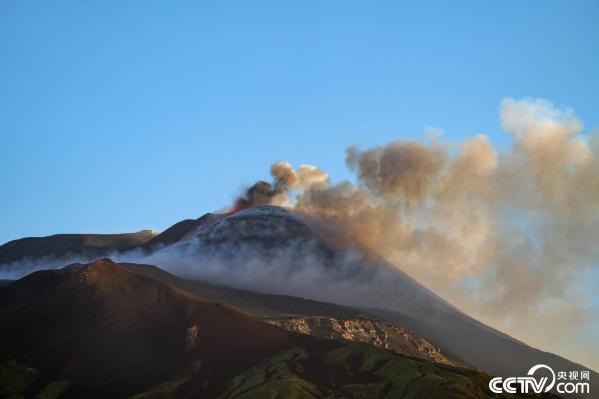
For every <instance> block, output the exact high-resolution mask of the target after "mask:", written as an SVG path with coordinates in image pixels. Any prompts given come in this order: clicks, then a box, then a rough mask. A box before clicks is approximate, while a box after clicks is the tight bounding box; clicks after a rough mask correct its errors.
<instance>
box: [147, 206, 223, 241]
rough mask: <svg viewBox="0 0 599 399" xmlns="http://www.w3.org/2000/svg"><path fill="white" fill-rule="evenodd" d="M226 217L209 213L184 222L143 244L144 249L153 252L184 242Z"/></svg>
mask: <svg viewBox="0 0 599 399" xmlns="http://www.w3.org/2000/svg"><path fill="white" fill-rule="evenodd" d="M225 216H226V215H225V214H219V213H207V214H205V215H203V216H201V217H199V218H197V219H185V220H182V221H180V222H178V223H175V224H174V225H172V226H171V227H169V228H168V229H166V230H164V231H163V232H162V233H160V234H158V235H156V236H155V237H152V239H150V240H148V241H147V242H145V243H143V245H142V247H143V248H144V249H146V250H153V249H156V248H160V247H163V246H168V245H171V244H174V243H176V242H178V241H181V240H184V239H185V237H187V236H188V235H189V234H192V233H195V232H198V230H201V228H202V227H204V228H206V227H209V226H210V225H211V224H212V223H215V222H216V221H218V220H220V219H222V218H223V217H225Z"/></svg>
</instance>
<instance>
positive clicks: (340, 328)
mask: <svg viewBox="0 0 599 399" xmlns="http://www.w3.org/2000/svg"><path fill="white" fill-rule="evenodd" d="M264 321H266V322H267V323H270V324H273V325H275V326H278V327H281V328H284V329H286V330H289V331H293V332H297V333H300V334H306V335H313V336H316V337H322V338H329V339H338V338H343V339H347V340H350V341H361V342H368V343H370V344H373V345H375V346H378V347H379V348H384V349H388V350H392V351H394V352H396V353H399V354H402V355H407V356H413V357H417V358H420V359H425V360H429V361H433V362H436V363H444V364H452V362H451V361H450V360H449V359H447V357H445V355H444V354H443V353H441V351H440V350H439V348H437V347H435V346H434V345H433V344H431V343H430V342H428V341H427V340H426V339H424V338H422V337H420V336H418V335H416V334H414V333H413V332H412V331H410V330H408V329H407V328H404V327H401V326H398V325H394V324H390V323H385V322H383V321H381V320H374V319H365V318H356V319H337V318H331V317H289V318H276V319H264Z"/></svg>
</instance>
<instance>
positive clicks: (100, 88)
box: [0, 0, 599, 242]
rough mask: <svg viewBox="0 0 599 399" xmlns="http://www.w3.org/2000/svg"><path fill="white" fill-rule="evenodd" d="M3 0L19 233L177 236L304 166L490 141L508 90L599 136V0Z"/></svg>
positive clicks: (4, 196) (3, 65)
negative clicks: (439, 140)
mask: <svg viewBox="0 0 599 399" xmlns="http://www.w3.org/2000/svg"><path fill="white" fill-rule="evenodd" d="M84 3H89V2H80V1H71V2H67V1H62V2H61V1H54V2H47V1H39V2H35V1H21V0H15V1H13V0H5V1H2V2H1V3H0V181H1V184H0V242H5V241H8V240H11V239H16V238H19V237H23V236H39V235H48V234H52V233H59V232H104V233H109V232H121V231H136V230H140V229H144V228H154V229H157V230H162V229H164V228H166V227H168V226H169V225H171V224H173V223H175V222H177V221H178V220H181V219H183V218H188V217H198V216H200V215H202V214H203V213H205V212H208V211H211V210H215V209H218V208H221V207H223V206H225V205H227V204H228V203H230V201H231V198H232V197H234V196H235V195H237V194H238V193H239V192H240V191H241V190H242V188H243V187H244V185H246V184H249V183H252V182H253V181H255V180H256V179H257V178H263V179H264V178H267V177H268V168H269V165H270V164H271V163H272V162H273V161H276V160H280V159H285V160H288V161H290V162H291V163H292V164H296V165H297V164H300V163H310V164H315V165H318V166H320V167H322V168H323V169H325V170H327V171H328V172H329V173H330V175H331V176H332V177H333V179H334V180H338V179H343V178H349V177H350V174H349V172H348V171H347V170H346V168H345V165H344V149H345V148H346V147H347V146H348V145H350V144H354V143H355V144H358V145H360V146H362V147H366V146H369V145H375V144H383V143H386V142H388V141H391V140H395V139H411V138H421V137H422V132H423V130H424V129H425V128H427V127H429V126H433V127H438V128H442V129H443V130H444V131H445V134H446V136H447V137H449V138H455V139H459V138H461V137H469V136H472V135H473V134H475V133H479V132H486V133H488V134H489V135H491V137H492V139H493V141H494V142H495V143H496V144H497V145H499V146H500V147H501V146H507V145H509V142H508V141H507V139H506V137H505V136H504V135H503V134H502V133H501V131H500V128H499V120H498V117H497V111H498V105H499V102H500V101H501V99H502V98H504V97H506V96H509V97H515V98H521V97H526V96H530V97H542V98H546V99H548V100H550V101H553V102H554V103H555V104H557V105H558V106H571V107H572V108H574V109H575V111H576V113H577V115H578V116H579V117H580V119H582V121H583V122H584V123H585V126H586V130H587V131H588V130H590V129H593V128H597V127H599V114H598V112H597V111H598V110H599V101H598V98H597V93H599V72H598V71H599V48H598V47H599V45H598V43H599V24H598V23H597V21H598V20H599V2H596V1H501V2H499V1H497V2H474V1H472V2H455V1H454V2H445V1H443V2H441V1H439V2H420V1H418V2H417V1H414V2H399V1H390V2H376V3H375V2H350V1H338V2H336V1H328V2H323V1H305V2H276V1H273V2H248V1H244V2H241V1H240V2H200V1H193V2H191V1H190V2H152V1H143V2H142V1H139V2H134V1H129V2H121V1H118V2H117V1H115V2H110V1H104V2H95V3H96V4H84Z"/></svg>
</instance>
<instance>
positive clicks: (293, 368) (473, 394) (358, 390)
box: [139, 340, 533, 399]
mask: <svg viewBox="0 0 599 399" xmlns="http://www.w3.org/2000/svg"><path fill="white" fill-rule="evenodd" d="M204 372H205V370H204ZM198 377H199V375H189V376H188V377H187V379H186V380H185V383H184V384H181V383H179V384H172V382H171V385H170V386H171V387H172V390H170V391H169V389H164V388H166V387H168V386H169V385H168V384H163V385H161V386H159V387H160V388H161V389H156V388H154V389H152V390H150V391H148V392H146V394H145V395H143V396H142V395H140V396H139V397H140V398H141V397H143V398H154V399H155V398H172V397H177V398H188V397H217V398H219V399H263V398H272V399H275V398H302V399H304V398H305V399H310V398H314V399H316V398H348V399H352V398H356V399H357V398H405V399H412V398H413V399H415V398H426V399H435V398H439V399H447V398H458V399H476V398H503V397H505V398H508V397H509V398H510V399H515V398H518V397H533V396H520V395H513V394H510V395H509V396H508V395H505V396H501V395H493V394H491V393H490V392H489V390H488V388H487V384H488V381H489V378H490V377H489V376H487V375H486V374H484V373H481V372H479V371H477V370H473V369H466V368H459V367H454V366H448V365H444V364H438V363H430V362H426V361H423V360H420V359H416V358H410V357H405V356H401V355H397V354H394V353H392V352H390V351H386V350H383V349H379V348H376V347H374V346H372V345H370V344H366V343H359V342H348V341H341V340H334V341H331V340H312V341H309V342H306V343H304V344H301V345H298V346H295V347H293V348H290V349H287V350H284V351H281V352H279V353H277V354H276V355H274V356H271V357H269V358H268V359H266V360H264V361H262V362H260V363H258V364H257V365H255V366H253V367H251V368H249V369H247V370H245V371H243V372H241V373H239V374H237V375H235V376H234V377H232V378H230V379H228V380H227V381H226V382H224V383H222V384H221V385H220V386H219V387H214V386H212V387H211V388H210V394H209V395H207V391H205V390H204V389H205V387H206V385H205V384H204V385H203V386H200V381H201V380H202V379H201V378H198ZM175 389H176V390H175Z"/></svg>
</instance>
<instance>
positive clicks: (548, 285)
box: [261, 99, 599, 363]
mask: <svg viewBox="0 0 599 399" xmlns="http://www.w3.org/2000/svg"><path fill="white" fill-rule="evenodd" d="M500 118H501V123H502V126H503V128H504V130H505V131H506V132H508V133H509V134H511V135H512V138H513V146H512V148H511V149H510V150H509V151H505V152H499V151H497V150H496V149H494V148H493V145H492V144H491V142H490V140H489V138H488V137H487V136H485V135H483V134H479V135H477V136H475V137H473V138H472V139H470V140H466V141H464V142H461V143H450V142H441V141H438V140H434V141H432V142H430V143H426V144H425V143H421V142H392V143H389V144H387V145H385V146H380V147H374V148H369V149H364V150H361V149H359V148H357V147H355V146H352V147H349V148H348V149H347V152H346V164H347V166H348V167H349V168H350V170H352V171H353V172H355V174H356V177H357V184H352V183H350V182H347V181H344V182H340V183H336V184H331V183H330V181H329V179H328V176H327V174H326V173H325V172H324V171H322V170H319V169H318V168H316V167H313V166H306V165H302V166H300V167H299V168H298V169H297V170H294V169H293V168H292V167H291V165H289V163H287V162H277V163H275V164H274V165H273V167H272V169H271V173H272V175H273V176H274V178H275V184H274V188H273V190H272V192H273V193H274V195H272V196H271V197H270V199H271V201H266V202H261V203H269V204H281V203H285V202H286V201H288V200H289V196H288V192H289V191H293V192H295V199H294V202H293V204H292V205H293V206H294V207H295V208H296V210H297V211H302V212H306V213H309V214H317V215H319V216H321V217H323V218H326V219H328V220H329V221H331V222H334V223H327V224H326V225H325V227H324V228H327V229H333V231H332V234H333V235H334V236H336V237H337V238H341V239H344V240H347V241H349V242H352V241H357V242H358V243H360V244H361V245H365V246H367V247H368V248H370V249H372V250H374V251H375V252H377V253H378V254H380V255H382V256H383V257H385V258H386V259H387V260H389V261H391V262H392V263H393V264H395V265H396V266H398V267H400V268H401V269H402V270H404V271H406V272H408V273H409V274H411V275H412V276H414V277H415V278H417V279H418V280H419V281H421V282H423V283H424V284H426V285H428V286H429V287H430V288H432V289H433V291H435V292H437V293H439V294H441V295H442V296H444V297H445V298H447V299H449V300H450V301H451V302H453V303H454V304H456V305H458V306H460V307H461V308H463V309H464V310H465V311H466V312H467V313H470V314H471V315H473V316H475V317H477V318H479V319H481V320H482V321H484V322H488V323H490V324H492V325H495V326H497V327H498V328H500V329H503V330H504V331H507V332H509V333H511V334H514V335H516V336H518V337H523V338H525V339H526V340H527V341H529V342H532V343H534V344H536V345H541V346H543V345H544V344H545V343H546V342H552V345H551V346H552V347H555V344H556V342H562V343H564V345H570V343H568V342H567V341H566V340H567V339H571V337H572V329H574V328H578V329H581V330H585V328H586V329H587V331H590V332H591V334H592V333H593V331H596V329H597V325H596V324H595V325H592V323H596V321H595V320H597V315H598V314H597V310H596V308H592V307H591V306H590V305H589V303H588V297H589V295H590V294H589V293H588V292H586V291H585V290H587V291H591V290H593V289H595V290H596V288H597V287H596V286H595V287H592V286H591V284H593V283H595V282H596V277H597V274H596V273H597V264H598V263H597V262H598V261H597V259H599V246H598V245H596V244H597V242H596V241H597V239H598V238H599V145H598V143H599V141H598V140H597V137H595V136H593V137H589V136H584V135H582V134H581V130H582V124H581V122H580V121H579V120H578V119H577V118H576V117H575V116H574V114H573V113H572V111H571V110H560V109H557V108H556V107H554V106H553V105H552V104H551V103H549V102H546V101H543V100H535V99H524V100H513V99H506V100H504V101H503V102H502V104H501V107H500ZM587 278H590V280H587V282H586V283H585V279H587ZM588 281H591V283H589V282H588ZM585 323H586V324H587V325H586V326H584V325H585ZM566 331H567V333H566ZM545 339H546V340H547V341H544V340H545ZM578 355H579V356H580V355H581V353H579V354H578ZM590 360H591V359H589V363H590V362H591V361H590Z"/></svg>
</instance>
